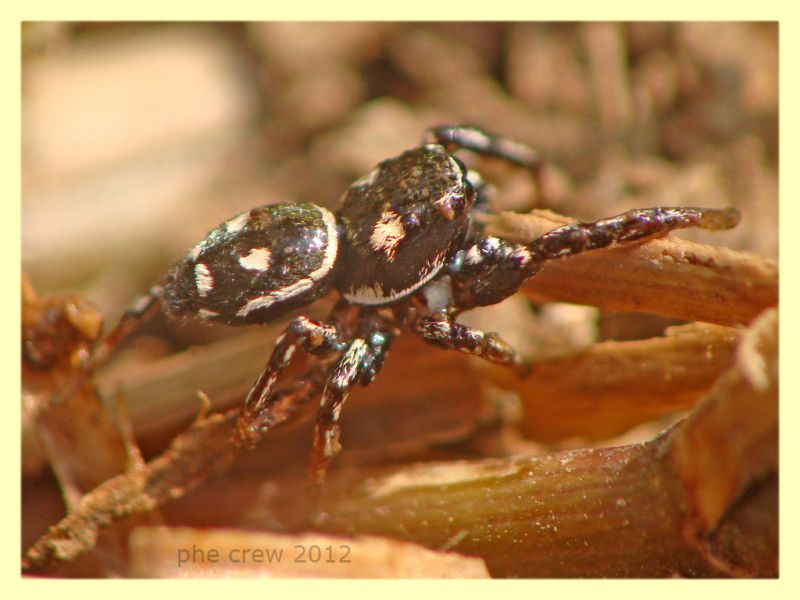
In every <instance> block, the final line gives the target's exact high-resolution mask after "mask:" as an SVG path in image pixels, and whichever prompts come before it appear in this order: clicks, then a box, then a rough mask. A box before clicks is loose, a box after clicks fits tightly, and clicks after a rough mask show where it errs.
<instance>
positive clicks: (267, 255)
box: [239, 248, 272, 271]
mask: <svg viewBox="0 0 800 600" xmlns="http://www.w3.org/2000/svg"><path fill="white" fill-rule="evenodd" d="M239 264H240V265H242V267H244V268H245V269H249V270H250V271H269V267H270V265H271V264H272V252H270V251H269V248H253V249H252V250H250V253H249V254H248V255H247V256H240V257H239Z"/></svg>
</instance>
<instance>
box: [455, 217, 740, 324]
mask: <svg viewBox="0 0 800 600" xmlns="http://www.w3.org/2000/svg"><path fill="white" fill-rule="evenodd" d="M739 216H740V215H739V211H737V210H736V209H734V208H725V209H713V208H691V207H676V208H643V209H634V210H629V211H627V212H624V213H622V214H619V215H617V216H614V217H610V218H607V219H601V220H599V221H594V222H589V223H572V224H569V225H564V226H563V227H559V228H557V229H554V230H552V231H549V232H547V233H545V234H544V235H542V236H541V237H539V238H537V239H535V240H533V241H532V242H530V243H528V244H514V243H511V242H506V241H504V240H501V239H500V238H497V237H486V238H484V239H482V240H480V241H478V242H477V243H475V244H473V245H472V246H470V247H468V248H466V249H465V250H463V251H461V252H460V253H459V255H457V256H456V259H455V261H454V266H453V268H451V278H452V281H453V298H454V301H455V308H457V309H458V310H466V309H469V308H473V307H475V306H487V305H490V304H496V303H498V302H500V301H502V300H504V299H505V298H507V297H508V296H510V295H511V294H513V293H514V292H516V291H517V290H518V289H519V288H520V286H522V284H523V283H525V281H526V280H527V279H529V278H530V277H532V276H534V275H535V274H536V273H537V272H538V271H539V270H540V269H541V268H542V267H543V266H544V263H546V262H547V261H549V260H554V259H558V258H564V257H567V256H574V255H576V254H580V253H581V252H586V251H589V250H596V249H599V248H605V247H607V246H610V245H611V244H613V243H617V242H634V241H642V240H646V239H648V238H652V237H656V236H663V235H665V234H666V233H668V232H670V231H672V230H674V229H683V228H687V227H699V228H702V229H711V230H714V229H729V228H731V227H735V226H736V224H737V223H738V222H739Z"/></svg>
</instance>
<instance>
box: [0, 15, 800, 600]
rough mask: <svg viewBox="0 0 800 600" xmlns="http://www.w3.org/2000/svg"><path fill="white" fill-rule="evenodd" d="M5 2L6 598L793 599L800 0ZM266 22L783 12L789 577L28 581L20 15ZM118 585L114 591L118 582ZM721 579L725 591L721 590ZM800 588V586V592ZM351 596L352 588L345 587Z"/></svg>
mask: <svg viewBox="0 0 800 600" xmlns="http://www.w3.org/2000/svg"><path fill="white" fill-rule="evenodd" d="M6 4H7V5H6V7H5V8H3V9H2V11H3V13H4V15H3V16H5V17H8V18H6V19H4V20H3V21H2V28H3V29H2V38H0V39H2V44H3V46H4V47H3V53H2V61H3V65H2V74H3V78H4V80H5V82H4V83H5V84H6V85H5V86H4V87H5V93H4V94H3V95H2V101H3V107H2V108H3V110H2V112H1V113H0V114H2V115H3V121H2V123H3V125H4V126H3V127H2V131H3V133H4V138H5V140H4V142H5V143H4V144H3V145H4V150H5V152H4V159H5V160H4V161H3V163H4V165H5V169H4V170H3V172H4V175H5V176H4V178H3V187H4V194H3V197H4V198H5V200H4V203H3V208H4V215H5V219H6V223H7V226H6V227H5V228H4V229H3V237H2V241H0V244H2V247H1V248H0V256H1V257H2V260H3V270H2V274H3V280H4V281H6V286H5V290H6V291H7V292H8V293H7V295H5V296H3V300H2V305H1V306H0V308H1V309H2V310H0V318H2V324H3V332H4V333H5V335H4V336H3V344H2V352H3V354H2V356H3V360H2V365H3V367H2V368H3V371H2V372H3V375H4V381H7V382H9V383H10V386H9V387H10V388H13V389H14V392H12V393H10V394H8V395H7V396H6V397H5V402H4V406H5V409H4V412H5V413H7V414H5V415H4V416H5V418H4V419H3V423H4V425H5V435H3V436H2V442H1V443H2V456H3V457H4V460H3V461H2V465H3V481H4V482H5V483H6V485H5V486H4V488H5V490H6V492H5V493H4V494H3V495H2V496H0V497H1V498H2V502H3V506H2V514H3V515H4V516H5V517H6V518H5V519H4V521H5V523H4V526H3V529H2V531H3V533H4V536H3V537H4V542H5V543H4V544H3V545H2V552H3V554H2V560H0V564H2V569H3V575H4V576H5V577H4V584H5V585H4V586H3V593H4V594H5V595H7V596H8V597H20V598H27V597H30V596H34V595H35V596H39V595H41V596H45V595H46V597H48V598H51V599H52V598H81V599H85V598H91V597H100V596H101V595H102V596H106V595H108V594H113V597H114V598H115V599H116V598H119V597H121V596H122V597H128V596H130V597H139V596H140V595H142V594H148V595H152V594H158V596H161V595H162V593H163V594H164V595H166V594H168V593H169V594H172V595H175V594H180V595H181V596H183V595H186V596H187V597H192V598H204V597H213V598H219V597H222V598H231V597H234V596H236V597H248V598H258V599H263V598H269V599H270V600H271V599H275V598H285V597H294V596H296V595H297V594H300V593H302V594H303V595H309V596H313V597H315V598H318V599H319V598H326V597H329V596H331V595H335V596H336V597H348V598H349V597H353V598H355V597H362V596H366V595H367V594H368V595H370V596H374V595H375V594H376V593H377V594H380V597H381V598H382V599H389V598H401V597H405V596H406V595H408V594H413V595H414V596H415V597H417V596H419V595H420V594H424V595H425V596H428V595H431V596H441V595H443V594H445V593H447V594H454V595H456V594H457V596H456V597H459V598H461V597H478V596H479V595H485V594H487V593H488V594H503V595H504V596H505V595H506V594H507V595H509V596H517V595H520V596H522V595H525V596H526V597H528V598H531V599H536V598H542V599H544V598H550V597H554V596H555V597H558V598H562V597H564V596H575V597H578V596H579V597H581V598H583V599H586V598H596V597H614V598H622V597H637V598H643V597H647V598H650V597H651V596H652V595H653V594H658V595H659V596H661V595H665V594H669V595H670V597H671V596H673V595H675V594H681V595H683V594H691V595H692V596H693V597H701V596H702V597H712V598H713V597H715V596H717V597H719V595H723V594H724V597H725V598H728V597H730V596H731V595H732V594H735V595H737V596H738V595H742V596H744V595H745V594H746V595H747V597H748V598H752V597H754V596H756V595H757V597H759V598H761V597H765V596H768V597H774V596H780V597H786V596H788V595H789V593H790V590H791V588H796V587H797V581H798V576H797V573H798V571H800V553H798V544H797V533H798V518H797V515H798V504H799V503H800V487H799V486H798V475H797V473H798V471H799V470H800V461H799V460H798V458H800V457H799V456H798V438H800V436H799V435H798V434H797V433H795V429H796V427H797V423H798V416H800V411H798V408H797V401H798V400H800V392H799V390H800V387H798V385H797V384H798V371H800V369H799V368H798V367H797V363H798V361H799V360H800V358H799V357H800V348H798V334H800V328H798V318H799V317H798V311H800V308H798V306H799V305H798V302H797V301H798V294H797V292H798V284H797V278H796V277H793V276H792V275H793V274H794V273H797V272H798V269H800V267H798V266H797V265H795V264H793V260H794V259H797V258H798V257H800V252H798V250H799V249H800V248H799V247H798V246H799V245H800V234H799V233H798V231H797V230H798V226H799V225H800V224H799V223H798V212H799V211H798V208H797V206H798V203H800V193H798V192H800V190H799V189H798V172H799V171H800V168H798V166H797V162H798V160H800V155H798V143H797V142H798V139H797V133H798V127H797V125H798V117H797V112H798V110H800V108H799V107H800V98H799V97H798V82H797V80H798V77H797V74H798V73H800V67H798V63H800V43H799V42H798V40H799V39H800V35H799V34H800V28H798V20H797V18H796V14H795V13H794V11H792V8H793V7H795V10H800V8H798V7H800V3H798V2H794V1H793V0H783V1H781V0H757V1H751V2H746V3H744V2H741V3H736V2H732V1H731V0H714V1H708V0H663V1H660V2H659V1H655V2H647V3H645V2H642V1H641V0H635V1H634V0H598V1H595V2H590V1H578V0H558V1H556V2H547V1H544V0H540V1H538V2H537V1H531V0H528V1H524V0H513V1H510V2H509V1H504V0H499V1H498V0H493V1H492V2H487V3H472V2H469V1H468V0H464V1H462V2H458V1H453V0H438V1H436V2H430V1H429V0H404V1H401V2H397V1H394V2H392V1H390V2H385V3H378V2H375V1H374V0H373V1H370V2H366V1H359V2H353V1H346V0H345V1H341V0H340V1H339V2H330V1H328V2H322V1H320V0H303V1H302V2H270V0H261V1H249V2H219V1H218V0H217V1H214V2H207V1H195V2H192V3H180V4H178V3H166V2H164V1H163V0H161V1H158V2H154V1H152V0H140V1H139V2H137V3H136V4H135V5H134V4H112V3H108V2H104V3H101V2H99V1H97V0H93V1H89V2H87V1H83V0H71V1H70V2H55V1H54V0H49V1H34V2H27V3H25V4H24V5H23V4H22V3H18V4H16V5H14V3H6ZM64 19H68V20H83V19H92V20H103V19H111V20H127V19H141V20H149V19H159V20H240V19H247V20H262V19H264V20H265V19H308V20H313V19H325V20H372V19H382V20H383V19H385V20H393V19H403V20H454V19H455V20H459V19H462V20H463V19H469V20H578V19H579V20H617V19H619V20H779V21H780V22H781V26H780V35H781V107H782V109H783V110H782V111H781V159H782V160H781V163H782V167H783V168H782V172H781V203H780V208H781V212H780V219H781V223H780V225H781V227H780V231H781V240H780V241H781V244H780V252H781V258H782V261H781V262H783V263H785V264H786V265H787V266H788V268H787V269H784V274H783V276H784V279H783V282H782V286H781V296H782V297H781V304H782V305H783V306H784V307H788V309H787V310H785V311H782V314H781V317H782V331H781V339H782V342H783V343H782V348H781V350H782V351H781V359H782V360H781V362H782V364H781V367H782V368H781V371H782V384H783V385H782V388H783V393H782V403H781V423H782V425H783V427H782V432H781V463H782V469H781V481H780V491H781V508H782V510H781V564H782V568H781V574H782V575H781V579H780V580H779V581H755V582H753V581H747V582H716V581H662V580H655V581H637V582H629V581H623V582H596V581H537V580H534V581H525V582H502V581H492V582H458V583H450V582H399V581H391V582H377V583H375V582H356V583H354V582H335V581H334V582H331V581H319V582H308V581H302V582H295V581H273V582H249V581H235V582H231V581H210V582H197V581H193V582H154V581H146V582H129V581H123V582H118V581H113V582H88V583H87V582H76V581H38V580H25V581H21V579H20V575H19V564H20V548H19V530H20V529H19V516H18V515H19V514H20V506H19V498H20V493H19V464H20V462H19V458H20V456H19V448H20V442H19V425H18V424H19V409H18V406H19V404H18V401H17V398H19V393H18V392H19V350H18V348H19V346H18V342H17V339H18V335H19V334H18V332H19V294H18V289H19V288H18V283H17V282H18V281H19V273H20V255H19V254H20V250H19V249H20V199H19V198H20V191H19V190H20V177H19V160H20V152H19V140H20V134H19V132H20V98H19V96H20V94H19V83H20V61H19V49H20V22H21V21H23V20H64ZM111 587H113V589H111ZM720 588H724V589H720ZM797 592H798V590H797V589H795V590H794V593H795V594H796V593H797ZM345 594H346V595H345Z"/></svg>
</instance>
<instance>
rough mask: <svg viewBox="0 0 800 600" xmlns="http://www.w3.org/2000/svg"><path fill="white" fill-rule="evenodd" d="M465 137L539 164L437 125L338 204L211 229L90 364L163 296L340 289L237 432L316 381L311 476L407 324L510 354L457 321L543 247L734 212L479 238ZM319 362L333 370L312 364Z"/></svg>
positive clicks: (248, 297) (234, 303)
mask: <svg viewBox="0 0 800 600" xmlns="http://www.w3.org/2000/svg"><path fill="white" fill-rule="evenodd" d="M458 150H469V151H472V152H475V153H478V154H482V155H488V156H493V157H496V158H501V159H504V160H507V161H509V162H511V163H513V164H516V165H518V166H521V167H524V168H528V169H531V170H532V171H533V172H534V173H535V174H538V172H539V166H540V162H539V159H538V157H537V155H536V153H535V152H534V151H533V150H531V149H530V148H528V147H527V146H525V145H522V144H519V143H517V142H513V141H511V140H508V139H506V138H503V137H499V136H494V135H491V134H488V133H486V132H484V131H482V130H480V129H478V128H475V127H467V126H444V127H436V128H434V129H432V130H430V131H429V132H428V134H427V136H426V139H425V143H424V144H423V145H421V146H419V147H416V148H412V149H410V150H407V151H406V152H403V153H402V154H401V155H399V156H397V157H395V158H390V159H388V160H385V161H383V162H381V163H380V164H378V166H377V167H375V169H374V170H373V171H371V172H370V173H368V174H367V175H365V176H364V177H362V178H361V179H359V180H358V181H356V182H355V183H353V184H352V185H351V186H350V188H349V189H348V190H347V192H346V193H345V195H344V198H343V203H342V206H341V208H340V209H339V210H338V211H337V212H336V213H332V212H330V211H329V210H327V209H325V208H322V207H320V206H316V205H314V204H273V205H267V206H261V207H258V208H253V209H251V210H249V211H245V212H242V213H239V214H238V215H236V216H234V217H233V218H232V219H230V220H229V221H227V222H225V223H223V224H222V225H220V226H219V227H217V228H216V229H214V230H213V231H211V232H210V233H209V234H208V236H207V237H206V238H205V239H204V240H202V241H201V242H200V243H199V244H197V245H196V246H195V247H194V248H192V249H191V250H190V251H189V253H188V254H187V255H186V256H185V257H184V258H183V259H182V260H181V261H180V262H178V263H177V264H176V265H175V266H174V267H173V268H172V270H171V271H170V272H169V274H168V275H167V276H166V277H165V278H164V279H163V281H162V282H161V283H160V284H159V285H156V286H154V287H153V288H151V290H150V291H149V292H148V293H147V294H146V295H145V296H143V297H142V298H140V299H139V301H138V302H137V303H136V304H134V305H133V306H132V307H131V308H130V309H129V310H128V311H127V312H126V314H125V315H124V316H123V318H122V319H121V321H120V323H119V324H118V325H117V327H116V328H115V329H114V330H113V331H112V332H111V333H110V334H109V336H108V337H107V338H106V340H105V341H104V343H103V344H101V345H100V346H99V347H98V348H97V349H96V350H95V352H94V354H93V356H92V357H91V359H90V362H93V363H95V364H97V363H99V362H100V361H101V360H102V358H103V357H104V356H107V355H108V353H109V352H110V350H111V349H112V348H113V347H114V346H115V345H116V343H118V342H119V340H120V339H121V338H122V337H123V336H124V335H126V334H127V333H128V332H130V331H131V330H132V329H134V328H135V327H136V326H137V325H138V323H140V322H141V321H142V320H143V319H144V318H145V317H146V316H147V315H148V314H149V313H150V312H151V311H152V310H153V309H154V307H156V306H157V305H158V304H159V303H161V304H163V306H164V309H165V310H166V312H167V313H168V314H169V315H170V316H174V317H186V316H194V317H199V318H200V319H204V320H207V321H215V322H220V323H226V324H228V325H244V324H251V323H265V322H268V321H269V320H271V319H273V318H275V317H277V316H278V315H281V314H283V313H285V312H287V311H289V310H291V309H296V308H299V307H302V306H305V305H307V304H309V303H310V302H312V301H314V300H316V299H317V298H320V297H321V296H323V295H325V294H327V293H328V292H329V291H331V290H334V289H335V290H336V291H337V292H338V293H339V295H340V296H341V297H340V299H339V301H338V302H337V303H336V305H335V306H334V308H333V310H332V312H331V314H330V316H329V317H328V319H327V320H325V321H324V322H317V321H312V320H311V319H308V318H306V317H304V316H297V317H295V318H294V319H293V320H292V321H291V323H290V324H289V325H288V326H287V327H286V329H285V330H284V332H283V333H282V334H281V335H280V336H279V337H278V339H277V340H276V342H275V347H274V349H273V351H272V354H271V356H270V357H269V360H268V362H267V364H266V366H265V368H264V371H263V372H262V373H261V375H260V376H259V377H258V379H257V380H256V382H255V384H254V385H253V387H252V389H251V390H250V392H249V394H248V395H247V398H246V399H245V401H244V406H243V407H242V410H241V414H240V416H239V419H238V423H237V427H236V433H235V438H236V441H237V443H238V444H240V445H244V446H252V445H254V444H255V443H256V442H257V441H258V440H259V439H260V437H261V436H262V435H263V433H264V432H266V431H267V430H269V429H270V428H271V427H272V426H273V425H274V424H276V423H277V422H280V421H282V420H284V419H285V417H286V415H287V414H289V413H291V412H293V411H294V410H295V409H296V408H297V406H299V405H300V404H302V403H304V402H306V401H307V400H309V399H310V398H311V397H313V396H314V395H315V394H318V393H320V391H321V393H322V399H321V404H320V408H319V412H318V413H317V420H316V429H315V432H314V440H313V449H312V458H311V477H312V482H314V483H317V484H319V483H320V482H321V481H322V479H323V478H324V475H325V472H326V469H327V467H328V464H329V462H330V460H331V459H332V458H333V456H334V455H335V454H336V453H337V452H338V450H339V425H338V421H339V415H340V413H341V409H342V405H343V403H344V401H345V399H346V398H347V395H348V392H349V391H350V388H351V387H352V386H353V385H354V384H356V383H360V384H361V385H368V384H369V383H370V382H372V380H373V379H374V378H375V376H376V375H377V373H378V371H379V370H380V368H381V365H382V364H383V361H384V358H385V357H386V353H387V352H388V350H389V346H390V345H391V343H392V340H393V339H394V337H395V336H396V335H398V333H399V332H400V330H402V329H406V330H409V331H411V332H412V333H414V334H416V335H418V336H419V337H421V338H422V339H423V340H425V341H426V342H429V343H431V344H434V345H436V346H439V347H441V348H447V349H457V350H461V351H464V352H468V353H471V354H474V355H476V356H480V357H481V358H484V359H486V360H489V361H492V362H495V363H500V364H511V363H513V362H515V354H514V350H513V349H512V348H511V347H510V346H509V345H508V344H507V343H506V342H504V341H503V340H502V339H501V338H500V337H499V336H498V335H497V334H495V333H486V332H483V331H480V330H478V329H474V328H472V327H468V326H467V325H464V324H461V323H459V322H458V321H456V317H457V316H458V315H459V313H461V312H462V311H465V310H468V309H471V308H474V307H477V306H486V305H490V304H496V303H498V302H500V301H501V300H503V299H505V298H507V297H509V296H510V295H512V294H513V293H514V292H516V291H517V290H518V289H519V287H520V286H521V285H522V284H523V283H524V282H525V281H526V280H527V279H529V278H530V277H532V276H534V275H535V274H536V273H537V272H538V271H539V270H540V269H541V268H542V266H543V265H544V264H545V262H546V261H548V260H552V259H557V258H564V257H567V256H572V255H575V254H578V253H580V252H584V251H587V250H594V249H596V248H604V247H606V246H609V245H610V244H613V243H615V242H629V241H634V240H642V239H644V238H648V237H652V236H659V235H664V234H666V233H667V232H669V231H671V230H673V229H679V228H684V227H701V228H704V229H725V228H730V227H734V226H735V225H736V224H737V222H738V220H739V214H738V212H737V211H736V210H735V209H724V210H715V209H707V208H646V209H636V210H630V211H628V212H625V213H622V214H620V215H618V216H615V217H611V218H608V219H603V220H600V221H595V222H592V223H575V224H570V225H565V226H563V227H559V228H558V229H555V230H553V231H550V232H548V233H546V234H544V235H542V236H541V237H539V238H538V239H535V240H533V241H531V242H529V243H526V244H518V243H511V242H508V241H504V240H502V239H499V238H497V237H491V236H485V235H483V233H482V231H481V228H480V226H479V225H478V224H477V222H476V221H475V220H474V219H473V218H472V217H473V216H474V215H475V214H476V213H477V212H479V211H485V210H487V205H488V198H487V188H486V186H485V185H484V184H483V183H481V181H480V178H479V176H478V175H477V174H476V173H474V172H473V171H469V170H467V168H466V167H465V166H464V164H463V163H462V162H461V161H460V160H459V159H458V158H456V157H455V156H454V154H453V153H454V152H456V151H458ZM299 348H302V349H303V350H305V351H306V352H308V353H311V354H313V355H317V356H320V357H323V358H325V357H327V359H328V360H327V361H322V362H320V365H322V366H319V367H318V369H317V370H312V371H310V372H309V373H308V374H307V376H306V377H305V378H304V379H303V381H301V382H299V384H298V385H297V386H296V387H295V388H294V389H293V390H291V391H290V392H289V393H279V392H276V389H275V387H276V383H277V381H278V378H279V377H280V374H281V372H282V371H283V370H284V369H285V368H286V366H287V365H288V364H289V362H290V361H291V359H292V356H293V355H294V353H295V352H296V351H297V350H298V349H299ZM331 365H332V367H331ZM326 367H327V368H330V372H329V373H328V374H327V375H326V374H325V373H323V372H320V370H321V369H324V368H326Z"/></svg>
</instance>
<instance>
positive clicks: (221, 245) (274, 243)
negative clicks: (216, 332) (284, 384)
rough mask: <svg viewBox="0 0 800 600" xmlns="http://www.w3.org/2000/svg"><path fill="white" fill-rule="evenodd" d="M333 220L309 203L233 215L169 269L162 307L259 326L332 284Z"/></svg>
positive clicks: (175, 312)
mask: <svg viewBox="0 0 800 600" xmlns="http://www.w3.org/2000/svg"><path fill="white" fill-rule="evenodd" d="M337 250H338V235H337V227H336V219H335V217H334V216H333V214H332V213H331V212H330V211H328V210H326V209H324V208H322V207H319V206H316V205H314V204H275V205H269V206H261V207H258V208H254V209H252V210H249V211H245V212H242V213H239V214H238V215H236V216H235V217H233V218H232V219H230V220H228V221H226V222H225V223H223V224H222V225H220V226H219V227H217V228H216V229H214V230H212V231H211V232H210V233H209V234H208V235H207V236H206V238H205V239H204V240H203V241H201V242H200V243H199V244H197V245H196V246H195V247H194V248H192V249H191V250H190V251H189V253H188V254H187V255H186V257H185V258H184V259H183V260H182V261H181V262H179V263H178V264H177V265H175V267H174V268H173V269H172V271H170V274H169V275H168V277H167V280H166V283H165V286H164V299H165V305H166V308H167V311H168V312H169V313H170V314H171V315H173V316H193V315H194V316H198V317H200V318H203V319H208V320H212V321H219V322H222V323H227V324H229V325H240V324H244V323H261V322H264V321H268V320H270V319H272V318H273V317H275V316H277V315H280V314H282V313H284V312H286V311H288V310H290V309H292V308H296V307H298V306H302V305H305V304H308V303H309V302H312V301H313V300H315V299H317V298H319V297H320V296H322V295H324V294H325V293H327V292H328V291H329V289H330V283H331V277H332V273H333V265H334V262H335V260H336V254H337Z"/></svg>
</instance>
